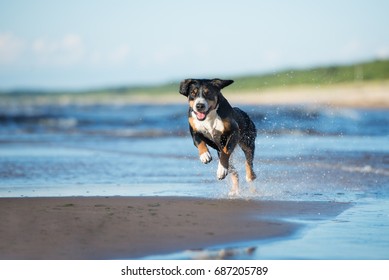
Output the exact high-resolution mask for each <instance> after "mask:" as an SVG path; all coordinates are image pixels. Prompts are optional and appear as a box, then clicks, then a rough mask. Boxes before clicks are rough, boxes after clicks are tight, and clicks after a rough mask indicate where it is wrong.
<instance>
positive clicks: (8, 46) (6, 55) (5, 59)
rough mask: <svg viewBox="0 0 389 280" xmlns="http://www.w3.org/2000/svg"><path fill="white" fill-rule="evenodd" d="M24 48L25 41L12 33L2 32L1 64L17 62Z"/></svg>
mask: <svg viewBox="0 0 389 280" xmlns="http://www.w3.org/2000/svg"><path fill="white" fill-rule="evenodd" d="M23 49H24V43H23V41H22V40H21V39H19V38H17V37H16V36H14V35H13V34H11V33H0V65H1V64H10V63H13V62H15V61H16V60H17V59H18V58H19V56H20V55H21V53H22V51H23Z"/></svg>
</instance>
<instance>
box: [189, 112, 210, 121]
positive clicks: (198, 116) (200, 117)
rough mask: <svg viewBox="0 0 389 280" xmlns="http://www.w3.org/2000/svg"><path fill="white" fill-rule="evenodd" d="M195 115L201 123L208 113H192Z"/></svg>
mask: <svg viewBox="0 0 389 280" xmlns="http://www.w3.org/2000/svg"><path fill="white" fill-rule="evenodd" d="M193 112H194V113H195V114H196V117H197V119H198V120H199V121H203V120H205V118H206V117H207V113H208V112H204V113H203V112H196V111H193Z"/></svg>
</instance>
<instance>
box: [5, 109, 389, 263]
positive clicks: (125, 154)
mask: <svg viewBox="0 0 389 280" xmlns="http://www.w3.org/2000/svg"><path fill="white" fill-rule="evenodd" d="M240 107H241V109H243V110H245V111H246V112H247V113H248V114H249V115H250V116H251V118H252V119H253V121H254V123H255V125H256V127H257V130H258V135H257V139H256V151H255V160H254V170H255V172H256V173H257V180H256V181H255V183H254V184H253V186H250V185H249V184H247V183H246V182H244V180H242V179H243V178H244V177H245V175H244V156H243V153H242V152H240V151H239V150H237V151H236V154H235V155H234V161H235V166H236V167H237V168H238V170H239V172H240V174H241V176H240V177H241V178H242V179H241V189H242V191H241V198H243V199H258V200H294V201H338V202H348V203H352V204H353V205H354V206H353V207H352V208H350V209H349V210H346V211H345V212H344V213H342V214H341V215H340V216H339V217H337V218H336V219H334V220H330V221H323V222H320V223H319V224H318V223H316V224H315V227H314V229H312V230H309V231H307V232H306V234H304V235H302V236H300V238H297V239H293V240H289V241H284V242H286V243H274V244H266V245H263V246H262V245H261V249H260V250H257V251H256V254H254V255H253V256H245V257H247V258H257V259H260V258H276V259H282V258H369V259H370V258H373V259H374V258H378V259H382V258H384V259H389V110H385V109H351V108H332V107H320V106H240ZM211 153H212V156H213V158H214V160H213V161H212V162H211V163H210V164H207V165H204V164H202V163H201V162H200V160H199V159H198V152H197V149H196V148H195V147H194V146H193V142H192V139H191V137H190V134H189V131H188V123H187V106H186V105H185V104H182V105H39V104H38V105H36V104H35V105H20V104H13V105H9V104H8V105H7V106H5V105H2V104H0V197H37V196H196V197H205V198H215V199H217V198H228V190H229V188H230V187H231V182H230V181H229V178H228V177H227V178H226V179H225V180H223V181H218V180H216V170H217V160H216V159H217V154H216V152H214V151H211ZM253 187H254V188H255V191H254V190H253ZM307 223H308V222H307ZM308 224H309V223H308ZM356 233H359V234H356ZM356 236H358V238H357V237H356ZM334 240H335V241H336V242H334ZM288 242H289V243H288ZM290 242H291V243H290ZM317 242H327V243H328V244H330V245H331V244H332V247H331V246H327V245H326V246H323V245H317V244H318V243H317ZM327 243H326V244H327ZM321 244H324V243H321ZM363 244H367V246H364V245H363ZM303 245H304V246H305V247H304V246H303ZM277 246H279V247H277ZM266 248H267V249H266ZM283 248H288V250H283ZM293 248H294V249H293ZM301 248H306V250H301ZM331 248H332V249H331ZM336 248H340V250H336ZM318 251H319V253H318ZM286 252H287V253H286ZM309 252H311V253H309ZM320 252H321V253H320ZM331 252H332V253H331ZM342 252H343V253H342Z"/></svg>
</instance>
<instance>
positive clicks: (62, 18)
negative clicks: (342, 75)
mask: <svg viewBox="0 0 389 280" xmlns="http://www.w3.org/2000/svg"><path fill="white" fill-rule="evenodd" d="M388 11H389V1H387V0H366V1H360V0H354V1H352V0H326V1H315V0H294V1H290V0H289V1H285V0H278V1H274V0H273V1H272V0H257V1H254V0H223V1H218V0H213V1H212V0H208V1H206V0H193V1H192V0H181V1H179V0H165V1H162V0H159V1H156V0H142V1H130V0H128V1H125V0H100V1H99V0H66V1H55V0H51V1H50V0H34V1H32V0H12V1H9V0H8V1H7V0H0V90H13V89H25V88H34V89H91V88H98V87H114V86H127V85H146V84H158V83H169V82H173V81H180V80H182V79H185V78H193V77H194V78H214V77H219V78H228V77H233V76H241V75H245V74H260V73H269V72H274V71H278V70H284V69H290V68H310V67H315V66H321V65H333V64H349V63H354V62H360V61H366V60H371V59H386V58H389V13H388Z"/></svg>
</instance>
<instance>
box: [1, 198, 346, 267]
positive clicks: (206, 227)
mask: <svg viewBox="0 0 389 280" xmlns="http://www.w3.org/2000/svg"><path fill="white" fill-rule="evenodd" d="M349 207H350V204H348V203H336V202H310V201H300V202H297V201H259V200H242V199H233V200H232V199H206V198H195V197H46V198H43V197H42V198H0V213H1V216H2V219H0V259H41V260H43V259H77V260H78V259H136V258H143V257H147V256H153V255H163V254H170V253H175V252H179V251H184V250H198V249H205V248H207V247H211V246H220V245H225V244H231V243H236V242H246V241H250V240H253V241H266V240H269V241H271V240H272V239H275V238H277V239H288V238H290V237H291V236H293V234H295V233H297V232H298V231H299V230H300V229H302V228H303V227H304V223H303V222H304V221H307V220H309V221H318V220H327V219H330V218H332V217H335V216H337V215H339V214H340V213H342V212H343V211H344V210H345V209H347V208H349ZM291 220H293V222H291ZM295 221H296V222H295Z"/></svg>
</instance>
